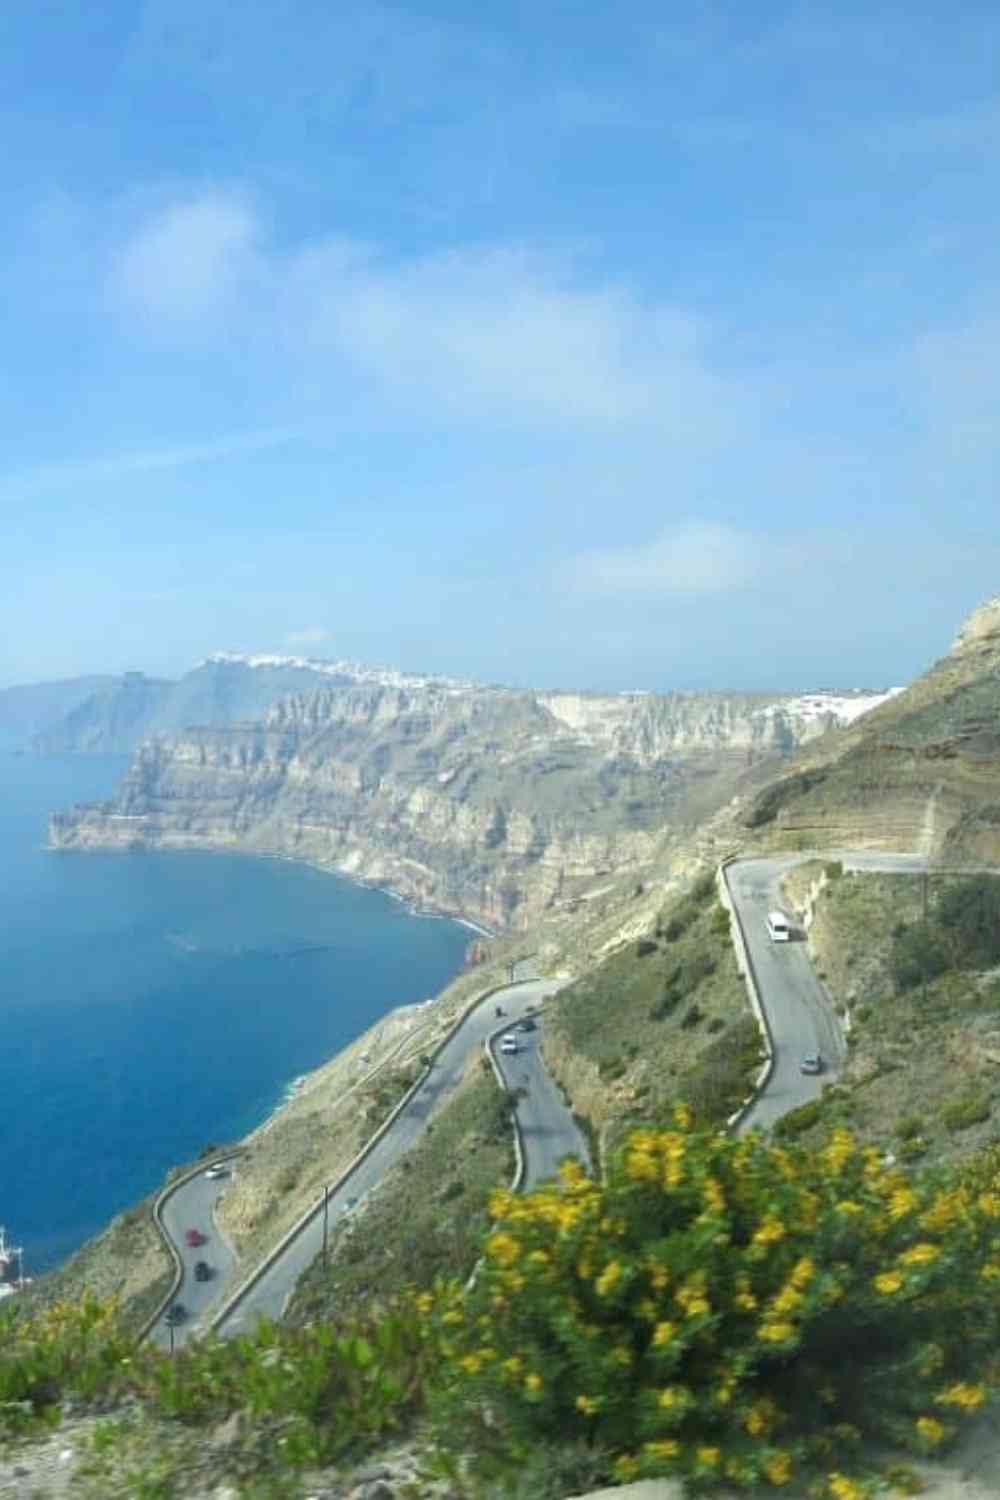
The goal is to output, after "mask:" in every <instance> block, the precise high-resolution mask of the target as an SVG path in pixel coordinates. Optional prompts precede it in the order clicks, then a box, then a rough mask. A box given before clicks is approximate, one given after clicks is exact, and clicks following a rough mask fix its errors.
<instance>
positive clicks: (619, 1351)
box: [611, 1344, 632, 1369]
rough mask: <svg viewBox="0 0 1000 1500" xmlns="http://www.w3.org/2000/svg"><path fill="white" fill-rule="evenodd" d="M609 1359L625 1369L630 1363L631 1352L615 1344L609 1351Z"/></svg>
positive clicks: (623, 1346)
mask: <svg viewBox="0 0 1000 1500" xmlns="http://www.w3.org/2000/svg"><path fill="white" fill-rule="evenodd" d="M611 1358H612V1360H613V1362H614V1363H615V1364H616V1365H621V1366H622V1367H623V1368H625V1369H627V1368H628V1366H629V1365H630V1364H631V1363H632V1351H631V1349H628V1348H626V1346H625V1345H624V1344H617V1345H616V1346H615V1348H614V1349H612V1351H611Z"/></svg>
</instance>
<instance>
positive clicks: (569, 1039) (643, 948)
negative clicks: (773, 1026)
mask: <svg viewBox="0 0 1000 1500" xmlns="http://www.w3.org/2000/svg"><path fill="white" fill-rule="evenodd" d="M715 895H716V884H715V876H714V873H713V872H708V873H706V874H704V875H702V876H699V878H698V879H697V881H696V882H695V883H694V884H693V886H692V887H691V889H690V890H689V891H688V893H687V894H686V895H685V896H683V897H682V898H681V899H680V900H679V901H676V902H674V903H673V904H672V905H671V906H669V907H666V908H665V909H664V910H663V911H662V912H661V913H660V916H659V918H658V920H657V922H656V925H655V927H654V929H653V931H652V933H651V934H650V935H649V936H648V937H646V938H643V939H640V940H639V941H638V942H637V943H630V944H629V945H628V946H627V947H624V948H622V949H621V950H620V951H619V952H617V953H615V954H613V955H612V956H611V957H609V958H607V959H606V960H605V961H604V962H603V963H602V964H600V965H599V967H597V968H595V969H593V970H591V972H590V973H589V974H586V975H585V976H584V977H583V978H581V979H579V980H577V981H576V983H575V984H573V985H570V986H569V987H568V988H567V989H565V990H563V991H562V992H561V993H560V994H559V995H558V996H557V997H556V998H555V999H554V1000H553V1001H551V1002H550V1003H549V1005H548V1006H547V1008H546V1023H545V1030H546V1057H547V1058H549V1060H550V1062H551V1064H552V1066H553V1067H554V1069H555V1070H556V1072H557V1073H560V1074H561V1075H562V1074H563V1073H564V1071H565V1069H566V1068H567V1067H572V1059H574V1058H576V1057H581V1058H583V1059H585V1060H586V1061H588V1062H590V1063H591V1064H593V1066H594V1067H595V1068H596V1070H597V1075H598V1078H599V1079H600V1080H601V1081H602V1082H603V1083H605V1084H616V1085H618V1090H619V1092H618V1093H617V1094H616V1093H615V1092H611V1093H609V1096H608V1099H607V1112H608V1115H609V1116H610V1117H612V1118H614V1117H618V1118H619V1119H620V1120H621V1121H622V1122H625V1121H631V1122H632V1123H634V1122H635V1121H636V1120H637V1119H639V1118H642V1119H647V1118H652V1119H655V1118H656V1117H657V1115H658V1113H660V1112H662V1111H663V1110H664V1109H667V1108H670V1107H671V1106H672V1104H673V1102H674V1101H675V1100H676V1099H678V1098H683V1099H686V1100H687V1101H688V1102H689V1103H690V1104H691V1105H692V1106H693V1107H694V1108H695V1110H696V1111H697V1113H698V1116H699V1118H700V1119H702V1120H704V1121H706V1122H708V1121H721V1120H725V1119H726V1117H727V1116H728V1115H730V1114H731V1113H732V1112H733V1110H735V1109H736V1108H737V1107H738V1106H739V1105H740V1103H742V1101H743V1099H744V1098H745V1097H746V1096H747V1094H748V1093H749V1091H750V1088H751V1086H752V1082H753V1079H754V1077H755V1076H756V1073H757V1070H758V1068H759V1066H760V1062H761V1050H760V1035H759V1032H758V1030H757V1026H756V1023H755V1022H754V1020H753V1018H752V1017H751V1016H750V1015H749V1012H748V1010H747V1002H746V990H745V988H744V984H743V981H742V979H741V978H740V976H739V973H738V971H737V968H736V961H735V958H734V956H733V951H732V945H731V943H730V939H729V915H728V913H727V912H726V911H725V910H724V909H723V908H722V907H721V906H720V904H719V903H718V901H717V900H716V899H715ZM623 1038H627V1039H628V1043H627V1045H626V1044H624V1043H623ZM598 1123H601V1122H600V1121H599V1122H598Z"/></svg>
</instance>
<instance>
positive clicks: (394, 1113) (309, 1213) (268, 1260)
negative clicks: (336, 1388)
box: [208, 979, 537, 1331]
mask: <svg viewBox="0 0 1000 1500" xmlns="http://www.w3.org/2000/svg"><path fill="white" fill-rule="evenodd" d="M536 982H537V981H536V980H533V979H516V980H515V981H514V984H513V985H511V984H494V985H491V986H490V988H489V989H487V990H484V991H483V993H482V994H481V995H479V996H477V997H476V998H475V999H474V1000H472V1001H471V1002H470V1003H469V1005H467V1006H466V1008H465V1010H464V1011H463V1012H462V1014H461V1015H460V1016H459V1018H458V1020H457V1021H455V1022H454V1023H453V1025H452V1026H450V1027H449V1028H448V1030H447V1032H446V1033H445V1035H444V1036H443V1037H442V1038H441V1040H440V1042H438V1044H437V1046H436V1047H435V1048H434V1051H433V1052H432V1053H431V1055H430V1059H429V1066H428V1067H427V1068H426V1069H425V1070H424V1072H423V1073H422V1074H421V1075H420V1077H419V1078H417V1079H416V1081H415V1082H414V1083H413V1084H412V1085H411V1086H410V1088H409V1089H407V1091H406V1093H405V1094H404V1095H403V1097H402V1099H400V1101H399V1103H398V1104H397V1105H396V1106H395V1108H394V1109H393V1110H391V1111H390V1113H389V1114H388V1115H387V1116H386V1118H385V1119H384V1120H383V1121H382V1124H381V1125H380V1126H379V1127H378V1129H377V1130H376V1131H375V1133H374V1135H372V1136H371V1137H369V1139H368V1140H367V1141H366V1142H365V1144H364V1145H363V1146H362V1148H361V1150H360V1151H359V1152H358V1154H357V1156H355V1158H354V1160H353V1161H352V1162H350V1163H349V1165H348V1166H347V1167H346V1168H345V1169H344V1171H343V1172H341V1174H340V1176H339V1177H338V1178H337V1179H336V1180H335V1181H334V1182H333V1183H330V1184H328V1186H327V1188H326V1190H325V1192H324V1194H323V1196H322V1197H321V1198H318V1199H317V1200H316V1202H315V1203H313V1204H311V1205H310V1207H309V1208H307V1209H306V1210H305V1212H304V1213H302V1214H300V1216H299V1217H298V1219H296V1221H295V1223H294V1224H293V1225H292V1226H291V1228H290V1229H288V1230H287V1231H286V1232H285V1234H284V1235H282V1237H281V1239H280V1240H279V1241H278V1243H277V1244H276V1245H275V1246H274V1248H273V1249H272V1250H270V1251H269V1252H268V1254H267V1255H266V1256H265V1257H264V1259H263V1260H262V1261H261V1262H260V1264H259V1265H258V1266H257V1268H256V1269H255V1270H254V1272H253V1274H252V1275H251V1276H249V1277H248V1278H247V1280H246V1281H245V1282H244V1283H243V1285H242V1286H240V1287H238V1288H237V1290H236V1291H235V1292H234V1293H233V1295H232V1296H231V1297H230V1298H229V1300H228V1301H227V1302H224V1303H223V1305H222V1307H221V1308H220V1309H219V1311H218V1312H217V1313H216V1314H215V1316H214V1318H212V1319H211V1321H210V1323H209V1325H208V1327H209V1331H215V1330H217V1329H219V1328H220V1327H221V1325H222V1324H223V1323H224V1322H225V1321H226V1319H227V1318H228V1317H230V1316H231V1315H232V1313H233V1312H235V1310H236V1308H237V1307H238V1306H239V1305H240V1303H241V1302H242V1301H243V1300H244V1299H245V1298H246V1297H247V1296H248V1295H249V1294H250V1292H251V1291H252V1290H253V1288H254V1287H255V1286H256V1285H257V1283H258V1281H260V1279H261V1277H262V1276H265V1275H266V1274H267V1272H268V1271H269V1270H270V1269H271V1267H272V1266H273V1265H275V1263H276V1262H277V1261H279V1260H280V1259H281V1257H282V1255H284V1253H285V1251H286V1250H287V1248H288V1246H289V1245H291V1244H292V1242H293V1241H294V1240H295V1239H297V1238H298V1236H299V1235H300V1234H301V1233H302V1231H303V1230H304V1229H305V1228H306V1226H307V1225H308V1224H310V1223H311V1222H312V1220H313V1219H314V1218H316V1216H317V1215H318V1214H319V1213H321V1212H322V1209H323V1204H324V1201H325V1200H326V1198H327V1197H328V1196H329V1195H330V1194H332V1193H337V1192H339V1191H340V1189H341V1188H342V1187H344V1186H346V1184H347V1182H348V1181H349V1180H350V1178H351V1177H352V1176H353V1174H354V1173H355V1172H356V1171H357V1169H358V1167H360V1166H361V1164H362V1162H364V1161H366V1160H367V1159H368V1157H369V1156H370V1155H371V1153H372V1152H373V1151H374V1149H375V1147H376V1146H377V1145H378V1143H379V1142H380V1141H381V1140H382V1138H383V1136H385V1135H386V1134H387V1133H388V1132H389V1130H390V1129H391V1128H392V1126H393V1124H394V1123H395V1121H396V1119H397V1117H398V1116H399V1115H401V1114H402V1113H403V1110H404V1109H406V1107H407V1105H408V1104H409V1103H410V1100H411V1099H412V1098H413V1096H414V1095H415V1094H416V1093H417V1091H418V1090H419V1089H420V1087H421V1085H422V1084H423V1083H424V1081H425V1079H426V1077H427V1074H428V1073H429V1072H430V1070H431V1068H432V1067H433V1066H434V1063H435V1061H436V1060H437V1058H438V1057H439V1055H440V1054H441V1052H442V1051H443V1050H444V1048H445V1047H446V1046H447V1045H448V1043H449V1042H450V1041H451V1039H452V1038H453V1037H454V1036H455V1035H456V1034H457V1033H458V1032H459V1031H460V1030H461V1028H462V1027H463V1026H464V1025H465V1022H466V1021H467V1020H468V1019H469V1017H470V1016H472V1015H473V1014H474V1013H475V1012H476V1011H477V1010H478V1009H479V1007H480V1006H481V1005H484V1004H485V1003H486V1002H487V1001H488V1000H489V999H490V998H491V996H493V995H496V994H498V993H499V992H500V991H501V990H509V989H513V988H515V987H516V986H518V985H521V984H534V983H536Z"/></svg>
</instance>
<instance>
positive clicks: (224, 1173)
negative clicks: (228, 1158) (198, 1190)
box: [205, 1161, 229, 1180]
mask: <svg viewBox="0 0 1000 1500" xmlns="http://www.w3.org/2000/svg"><path fill="white" fill-rule="evenodd" d="M205 1176H206V1177H211V1178H212V1179H213V1180H214V1179H215V1178H216V1177H228V1176H229V1168H228V1167H227V1166H226V1164H225V1162H224V1161H217V1162H216V1163H215V1165H214V1166H213V1167H209V1169H208V1171H207V1172H206V1173H205Z"/></svg>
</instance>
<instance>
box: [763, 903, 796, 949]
mask: <svg viewBox="0 0 1000 1500" xmlns="http://www.w3.org/2000/svg"><path fill="white" fill-rule="evenodd" d="M767 935H768V937H769V938H770V939H771V942H772V943H787V942H789V941H790V940H791V936H792V929H791V926H790V925H789V921H788V918H787V917H786V916H785V913H784V912H783V911H777V910H775V911H769V912H768V914H767Z"/></svg>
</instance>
